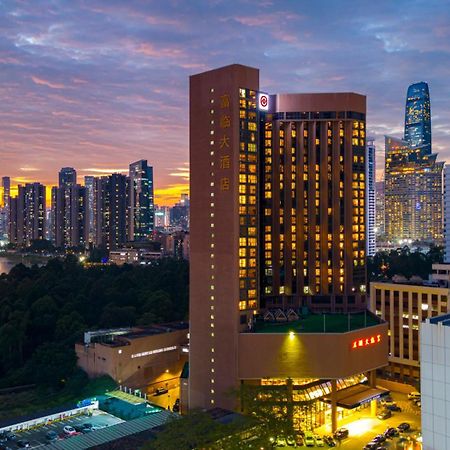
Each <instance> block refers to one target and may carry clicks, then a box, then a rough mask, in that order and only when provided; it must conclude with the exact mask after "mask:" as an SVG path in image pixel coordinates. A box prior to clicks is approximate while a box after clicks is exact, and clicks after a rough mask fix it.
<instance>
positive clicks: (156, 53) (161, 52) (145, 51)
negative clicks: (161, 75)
mask: <svg viewBox="0 0 450 450" xmlns="http://www.w3.org/2000/svg"><path fill="white" fill-rule="evenodd" d="M136 53H140V54H142V55H145V56H150V57H152V58H178V57H179V56H180V55H181V54H182V51H181V50H180V49H178V48H169V47H166V48H156V47H155V46H154V45H153V44H151V43H150V42H142V43H141V44H139V45H138V47H137V48H136Z"/></svg>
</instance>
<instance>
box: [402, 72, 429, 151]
mask: <svg viewBox="0 0 450 450" xmlns="http://www.w3.org/2000/svg"><path fill="white" fill-rule="evenodd" d="M405 141H406V142H407V143H408V145H409V147H410V148H411V150H412V151H416V152H419V153H420V155H421V156H423V155H430V154H431V107H430V92H429V90H428V84H427V83H425V82H424V81H421V82H420V83H415V84H411V86H409V88H408V93H407V94H406V107H405Z"/></svg>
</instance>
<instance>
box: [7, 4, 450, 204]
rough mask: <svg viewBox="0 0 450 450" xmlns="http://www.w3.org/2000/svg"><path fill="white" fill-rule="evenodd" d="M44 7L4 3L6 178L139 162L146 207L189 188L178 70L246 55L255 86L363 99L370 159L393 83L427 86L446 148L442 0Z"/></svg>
mask: <svg viewBox="0 0 450 450" xmlns="http://www.w3.org/2000/svg"><path fill="white" fill-rule="evenodd" d="M45 3H46V2H44V5H42V4H40V5H39V6H35V5H27V6H22V5H21V4H17V3H15V2H6V3H5V4H4V5H3V6H4V10H5V14H4V15H3V16H2V18H0V29H1V31H0V35H1V36H2V38H3V39H2V41H3V44H2V45H1V47H0V65H1V71H0V73H1V74H2V75H1V80H2V83H1V88H0V89H2V98H3V102H2V105H1V106H0V114H1V116H2V121H1V125H0V139H1V141H2V142H3V145H2V148H1V156H0V166H1V171H2V173H1V174H0V175H2V176H11V178H12V185H13V186H15V185H17V183H19V182H21V183H26V182H34V181H39V182H41V183H43V184H45V185H48V186H50V185H54V184H56V175H57V171H58V170H59V168H60V167H63V166H71V167H75V168H76V169H77V171H78V173H79V176H80V178H83V177H84V176H86V175H102V174H109V173H114V172H126V171H127V165H128V163H129V161H132V160H138V159H142V158H145V159H148V160H149V163H150V164H151V165H153V167H154V168H155V197H156V203H159V204H173V203H175V201H177V200H178V198H179V197H180V194H181V192H187V189H188V165H187V160H188V114H187V113H188V111H187V104H188V102H187V78H188V75H191V74H193V73H197V72H199V71H201V70H207V69H210V68H212V67H214V66H217V65H225V64H229V63H242V62H243V61H244V60H245V61H246V63H248V64H250V65H252V66H255V67H260V68H261V69H262V72H263V73H264V74H265V75H264V77H263V78H262V80H261V87H262V89H263V90H266V91H270V92H284V91H286V90H287V89H289V90H293V89H294V90H297V91H300V92H331V91H340V92H342V91H346V90H352V91H355V92H358V93H361V94H363V95H367V98H368V117H367V124H368V129H367V131H368V134H370V135H371V136H374V137H375V138H376V142H377V143H378V148H379V150H378V152H377V153H378V158H379V161H378V164H377V165H378V167H383V163H382V154H383V152H382V151H381V150H382V142H383V135H384V134H389V135H400V133H401V130H402V129H403V123H402V118H403V111H404V92H405V89H406V88H407V86H408V85H410V84H411V83H415V82H419V81H426V82H428V84H429V86H430V94H431V97H432V101H433V107H432V114H433V116H432V120H433V131H432V132H433V148H434V151H436V152H439V153H440V155H441V157H442V158H443V159H447V158H449V157H450V153H449V150H448V149H446V148H445V139H446V136H448V134H449V133H450V129H449V127H448V125H447V124H448V123H450V121H449V118H450V117H449V113H448V112H447V111H446V107H445V105H446V104H448V99H449V88H448V86H446V85H445V80H446V71H447V69H446V66H445V64H441V63H442V62H443V61H444V58H445V57H446V55H447V53H448V44H447V42H448V36H449V34H450V29H449V26H448V23H449V20H448V19H449V12H448V11H447V10H446V8H445V5H444V4H442V3H440V2H434V3H432V4H429V3H427V4H425V2H418V3H415V4H410V3H406V2H404V1H401V2H396V3H395V4H391V3H389V2H382V3H381V4H380V3H378V4H377V5H354V4H351V3H350V2H342V3H341V2H340V3H339V5H333V4H332V3H331V2H330V3H329V4H328V5H327V6H326V7H325V6H324V5H311V4H304V5H300V6H299V4H298V3H296V2H290V1H286V2H282V3H278V4H277V5H274V4H272V3H270V2H264V3H262V4H261V3H257V4H256V3H255V2H239V4H237V3H236V4H234V5H228V4H225V3H221V2H218V3H216V4H214V5H213V6H211V5H210V4H207V3H205V2H196V3H195V4H184V5H183V4H182V5H178V6H177V7H176V8H175V7H174V5H172V4H168V5H162V4H152V3H148V6H142V5H138V4H137V3H136V4H133V3H131V4H127V5H126V6H125V5H121V4H120V2H119V3H116V4H114V3H109V4H108V5H104V4H101V3H98V4H97V3H96V2H91V3H89V5H86V4H82V3H79V2H74V3H71V4H70V6H68V5H64V4H57V5H50V4H48V5H45ZM46 6H47V7H48V8H47V7H46ZM256 6H257V7H256ZM255 7H256V8H255ZM47 9H48V10H49V11H50V13H49V14H46V15H43V14H42V13H41V11H45V10H47ZM236 11H239V13H236ZM344 18H345V19H344ZM213 30H214V32H213ZM412 31H414V32H412ZM209 35H211V36H215V38H214V39H205V37H206V36H209ZM341 48H345V49H346V51H345V52H342V51H341ZM355 54H357V55H358V58H357V62H356V59H355V58H354V55H355ZM418 55H420V58H419V57H418ZM430 67H432V68H433V70H432V71H431V70H430ZM281 74H283V76H281ZM314 74H316V76H312V75H314ZM36 111H39V114H37V113H36ZM13 192H14V191H13Z"/></svg>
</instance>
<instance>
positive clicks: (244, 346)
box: [239, 323, 388, 379]
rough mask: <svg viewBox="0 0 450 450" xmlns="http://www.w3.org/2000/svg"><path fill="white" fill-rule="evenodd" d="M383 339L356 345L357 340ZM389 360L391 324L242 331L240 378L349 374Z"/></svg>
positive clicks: (331, 376)
mask: <svg viewBox="0 0 450 450" xmlns="http://www.w3.org/2000/svg"><path fill="white" fill-rule="evenodd" d="M378 335H379V336H380V342H376V343H374V344H369V345H367V346H363V347H360V348H359V347H358V348H352V344H353V342H354V341H356V340H358V341H359V340H360V339H362V340H363V341H364V342H365V340H366V339H370V338H371V337H373V336H375V337H376V336H378ZM387 363H388V336H387V324H385V323H384V324H380V325H375V326H372V327H368V328H365V329H361V330H356V331H352V332H349V333H327V334H324V333H318V334H315V333H311V334H308V333H303V334H301V333H298V334H297V333H296V334H294V335H292V336H291V335H289V334H277V333H242V334H240V336H239V378H241V379H259V378H272V377H273V378H289V377H292V378H345V377H347V376H350V375H354V374H356V373H362V372H366V371H369V370H372V369H376V368H379V367H383V366H385V365H387Z"/></svg>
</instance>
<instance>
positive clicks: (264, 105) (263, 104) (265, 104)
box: [258, 92, 269, 111]
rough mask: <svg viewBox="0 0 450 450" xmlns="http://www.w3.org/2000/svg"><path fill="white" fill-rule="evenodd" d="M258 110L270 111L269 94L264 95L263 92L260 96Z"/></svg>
mask: <svg viewBox="0 0 450 450" xmlns="http://www.w3.org/2000/svg"><path fill="white" fill-rule="evenodd" d="M258 108H259V109H260V110H261V111H268V110H269V96H268V95H267V94H263V93H262V92H260V93H259V94H258Z"/></svg>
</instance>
